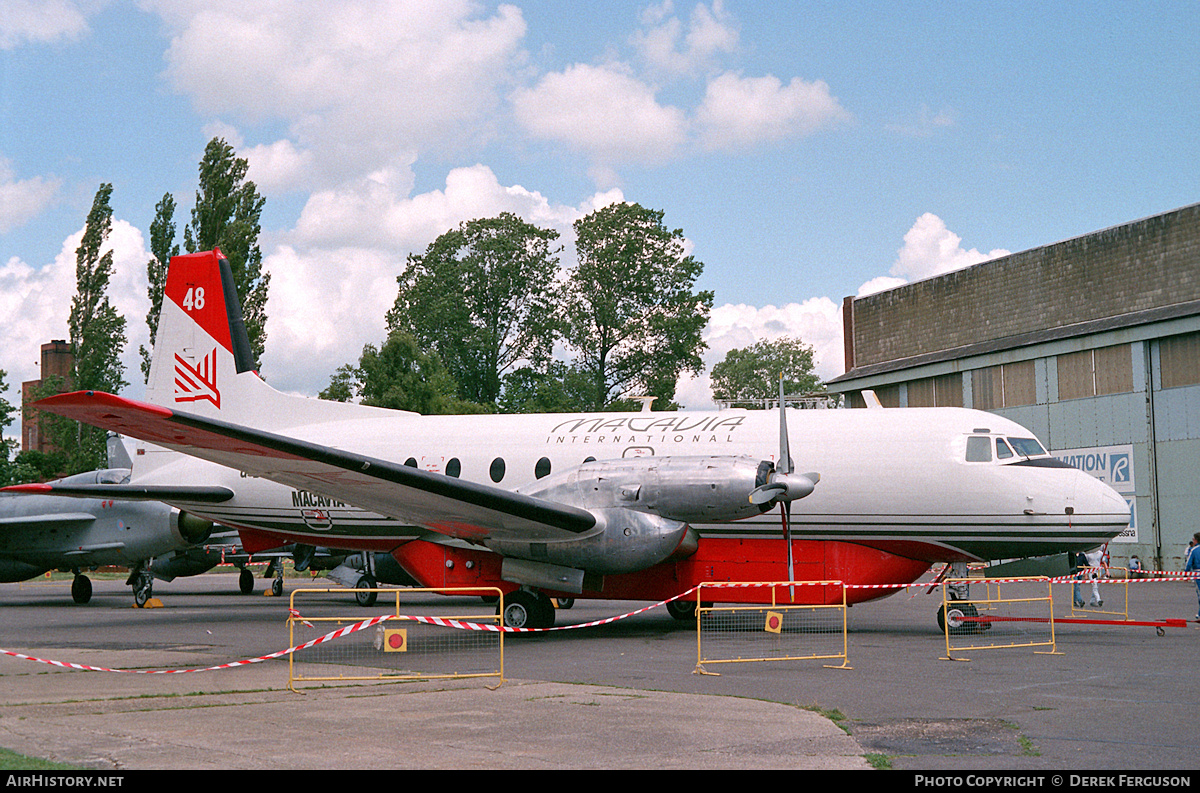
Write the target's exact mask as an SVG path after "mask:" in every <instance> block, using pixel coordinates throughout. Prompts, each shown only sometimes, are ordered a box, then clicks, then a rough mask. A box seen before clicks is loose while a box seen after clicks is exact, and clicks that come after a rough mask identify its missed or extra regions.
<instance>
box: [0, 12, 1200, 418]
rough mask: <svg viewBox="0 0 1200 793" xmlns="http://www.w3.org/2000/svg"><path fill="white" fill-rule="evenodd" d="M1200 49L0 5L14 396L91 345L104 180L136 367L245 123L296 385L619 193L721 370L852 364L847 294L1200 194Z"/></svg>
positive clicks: (0, 195)
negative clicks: (219, 142) (425, 301)
mask: <svg viewBox="0 0 1200 793" xmlns="http://www.w3.org/2000/svg"><path fill="white" fill-rule="evenodd" d="M1198 42H1200V4H1197V3H1195V2H1112V3H1109V2H1099V1H1098V0H1097V1H1093V2H1060V3H1044V2H1030V3H1024V2H1005V3H990V2H950V3H933V2H926V3H923V2H911V3H909V2H905V3H886V2H873V3H856V2H837V3H832V2H829V3H817V2H762V1H759V2H740V1H738V0H724V2H720V1H719V0H713V2H701V3H691V2H687V3H685V2H659V3H653V2H624V1H623V0H618V1H613V0H609V1H608V2H604V3H581V2H561V1H560V2H550V1H546V2H517V3H513V4H496V3H473V2H463V1H460V0H445V1H444V2H438V3H427V2H382V1H381V0H342V1H341V2H307V1H305V0H293V1H291V2H255V3H244V2H241V1H240V0H239V1H238V2H231V1H228V0H204V1H201V0H142V1H141V2H128V1H125V2H122V1H119V0H111V1H106V0H47V1H46V2H33V1H32V0H0V322H2V323H3V327H4V328H5V332H6V339H5V343H4V344H3V345H0V369H4V370H6V371H7V372H8V377H7V382H8V384H9V391H8V392H7V394H5V397H6V398H7V399H9V401H10V402H13V403H16V402H18V401H19V384H20V383H21V382H22V381H23V380H27V379H32V378H35V377H36V376H37V367H36V361H37V355H38V352H37V351H38V346H39V345H40V344H41V343H42V342H44V341H48V340H50V339H52V338H64V337H66V335H67V326H66V322H67V314H68V311H69V302H70V297H71V295H72V294H73V292H74V249H75V247H76V245H77V244H78V236H79V234H80V233H81V231H82V227H83V221H84V219H85V217H86V214H87V211H88V208H89V206H90V204H91V200H92V197H93V195H94V194H95V192H96V189H97V188H98V186H99V185H100V183H101V182H112V183H113V185H114V191H113V196H112V205H113V209H114V213H115V217H116V221H117V223H116V227H115V228H114V232H113V235H112V237H111V238H110V242H111V244H112V247H113V250H114V253H115V255H116V261H117V269H118V272H117V277H116V279H115V281H114V284H113V291H112V296H113V299H114V301H115V302H116V303H117V305H118V308H120V309H121V310H122V312H123V313H124V314H125V316H126V318H127V320H128V323H129V330H128V335H129V337H130V342H129V345H128V349H127V353H126V360H127V367H128V374H127V379H129V380H134V381H136V380H138V379H139V374H138V370H137V364H136V350H137V347H138V344H140V343H142V342H144V340H145V337H146V330H145V323H144V315H145V313H146V307H147V305H148V303H147V298H146V296H145V262H146V259H147V258H148V253H147V252H146V248H147V246H148V229H149V225H150V221H151V220H152V218H153V215H154V206H155V204H156V203H157V201H158V200H159V199H160V198H161V197H162V195H163V194H164V193H165V192H168V191H170V192H171V193H173V194H174V196H175V198H176V200H177V203H178V205H179V210H178V213H177V216H176V220H177V222H178V224H179V226H180V230H182V226H183V224H184V223H186V221H187V218H188V214H189V212H190V210H191V206H192V204H193V201H194V192H195V186H196V169H197V164H198V162H199V159H200V156H201V154H202V152H203V149H204V146H205V144H206V143H207V142H208V140H210V139H211V138H212V137H214V136H217V135H220V136H222V137H224V138H226V140H228V141H229V142H230V143H232V144H233V145H234V146H235V147H236V148H237V150H238V152H239V154H240V155H241V156H244V157H246V158H247V159H248V160H249V161H250V165H251V172H250V176H251V178H252V179H254V180H255V181H256V183H257V184H258V185H259V189H260V192H262V194H263V195H264V196H265V197H266V199H267V206H266V211H265V213H264V216H263V235H262V238H261V243H262V247H263V251H264V255H265V261H266V267H267V268H268V270H269V271H270V272H271V273H272V284H271V288H272V291H271V301H270V303H269V306H268V314H269V317H270V321H269V324H268V328H267V330H268V340H267V351H266V355H265V356H264V359H263V368H264V375H265V376H266V377H267V378H268V380H270V381H271V382H272V383H273V384H274V385H276V387H279V388H282V389H284V390H290V391H295V392H299V393H306V394H315V393H316V392H317V391H318V390H320V389H321V388H322V387H323V386H324V385H325V384H326V383H327V382H328V378H329V376H330V374H332V372H333V371H334V370H335V369H336V368H337V367H338V366H339V365H341V364H342V363H345V362H347V361H350V360H355V359H356V358H357V355H358V353H359V351H361V348H362V346H363V344H365V343H368V342H378V341H380V340H381V337H382V332H383V314H384V312H385V311H386V309H387V308H388V307H389V306H390V304H391V301H392V300H393V298H394V296H395V276H396V274H397V273H398V272H399V271H400V269H401V268H402V267H403V266H404V261H405V257H406V256H407V254H408V253H410V252H413V251H421V250H423V249H424V248H425V246H426V245H428V243H429V242H430V241H432V239H433V238H434V237H435V236H436V235H437V234H439V233H441V232H443V231H445V230H446V229H448V228H451V227H452V226H455V225H457V224H458V223H459V222H461V221H463V220H469V219H471V218H473V217H479V216H486V215H493V214H496V213H498V212H501V211H513V212H517V213H518V214H521V215H522V216H523V217H525V218H526V219H527V220H530V221H531V222H535V223H538V224H540V225H544V226H550V227H554V228H556V229H558V230H559V231H560V232H561V233H562V234H563V235H564V241H566V242H567V243H569V242H570V227H571V223H572V221H574V220H575V219H576V218H578V217H580V216H581V215H583V214H586V213H587V212H588V211H590V210H591V209H593V208H595V207H597V206H600V205H603V204H606V203H609V202H611V201H615V200H625V201H631V202H632V201H636V202H638V203H641V204H643V205H645V206H648V207H652V208H655V209H661V210H664V211H665V213H666V217H665V222H666V223H667V224H668V225H669V226H670V227H672V228H680V229H682V230H683V232H684V234H685V236H686V237H687V239H688V241H689V244H690V246H691V251H692V253H693V254H694V255H695V256H696V257H697V258H698V259H699V260H700V261H702V262H703V263H704V264H705V272H704V275H703V277H702V279H701V282H700V287H701V288H705V289H711V290H713V291H714V292H715V294H716V308H715V310H714V312H713V316H712V322H711V323H710V326H709V329H708V331H707V340H708V342H709V345H710V348H711V349H710V352H709V354H708V356H707V360H708V361H709V364H710V365H711V363H712V362H715V361H718V360H720V358H721V357H723V355H724V354H725V352H727V351H728V350H729V349H732V348H735V347H741V346H745V345H747V344H750V343H753V342H754V341H756V340H758V339H763V338H772V337H775V336H779V335H782V334H790V335H799V336H801V337H802V338H804V339H805V340H806V341H808V342H809V343H811V344H813V345H814V346H815V347H816V349H817V352H818V362H819V370H820V372H821V373H822V374H823V375H825V376H826V377H831V376H834V375H836V374H839V373H841V371H842V360H841V356H842V346H841V319H840V315H839V311H840V306H841V300H842V298H843V297H844V296H846V295H853V294H859V293H861V292H863V291H864V290H873V289H879V288H883V287H886V286H890V285H895V284H899V283H902V282H904V281H911V280H916V279H919V278H924V277H928V276H931V275H934V274H938V273H941V272H946V271H948V270H951V269H956V268H959V267H963V266H969V265H971V264H974V263H978V262H979V261H983V260H985V259H986V258H989V257H992V256H996V255H1003V254H1004V253H1006V252H1015V251H1020V250H1025V249H1028V248H1032V247H1037V246H1040V245H1045V244H1049V243H1052V242H1056V241H1059V240H1062V239H1067V238H1070V237H1074V236H1078V235H1081V234H1086V233H1088V232H1091V231H1095V230H1098V229H1102V228H1106V227H1108V226H1113V225H1117V224H1121V223H1125V222H1128V221H1132V220H1136V219H1138V218H1142V217H1146V216H1148V215H1153V214H1157V213H1160V212H1164V211H1168V210H1171V209H1175V208H1178V207H1180V206H1185V205H1188V204H1192V203H1195V202H1196V201H1198V200H1200V142H1198V140H1200V139H1198V138H1197V134H1196V131H1197V130H1198V129H1200V57H1198V56H1200V43H1198ZM180 237H182V233H181V234H180ZM569 263H570V262H569V249H568V257H567V258H566V260H565V261H564V264H569ZM1035 287H1036V285H1030V284H1014V285H1013V288H1016V289H1023V288H1035ZM129 393H130V395H131V396H138V395H139V389H138V387H137V386H133V387H131V388H130V389H129ZM680 398H681V401H683V402H684V404H686V405H687V406H689V407H706V406H708V405H709V403H708V395H707V379H706V377H701V378H699V379H696V380H694V381H688V382H685V383H682V384H681V387H680Z"/></svg>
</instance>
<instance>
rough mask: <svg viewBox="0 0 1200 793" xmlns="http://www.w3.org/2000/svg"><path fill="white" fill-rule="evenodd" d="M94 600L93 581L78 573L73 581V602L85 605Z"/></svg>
mask: <svg viewBox="0 0 1200 793" xmlns="http://www.w3.org/2000/svg"><path fill="white" fill-rule="evenodd" d="M91 599H92V579H90V578H88V577H87V576H85V575H79V574H78V573H76V575H75V578H74V580H72V581H71V600H74V601H75V602H76V603H78V604H79V605H81V606H82V605H83V604H84V603H87V602H88V601H89V600H91Z"/></svg>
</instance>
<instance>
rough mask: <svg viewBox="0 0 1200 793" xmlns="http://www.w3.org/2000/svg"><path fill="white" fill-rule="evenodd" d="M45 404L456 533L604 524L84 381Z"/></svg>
mask: <svg viewBox="0 0 1200 793" xmlns="http://www.w3.org/2000/svg"><path fill="white" fill-rule="evenodd" d="M36 405H37V407H38V408H39V409H42V410H46V411H49V412H51V413H56V414H58V415H61V416H66V417H67V418H71V419H75V420H76V421H82V422H85V423H88V424H93V425H95V426H98V427H102V428H104V429H108V430H113V431H115V432H119V433H122V434H124V435H128V436H130V437H133V438H138V439H140V440H144V441H148V442H150V443H156V444H159V445H162V446H166V447H168V448H174V449H177V450H179V451H183V452H185V453H187V454H190V455H192V456H195V457H199V458H201V459H205V460H209V461H211V462H215V463H219V464H221V465H226V466H229V467H231V468H236V469H238V470H241V471H245V472H246V473H248V474H252V475H254V476H261V477H263V478H264V479H270V480H272V481H275V482H279V483H282V484H285V485H288V486H290V487H295V488H300V489H305V490H311V491H313V492H316V493H321V494H323V495H326V496H328V497H330V498H335V499H338V500H341V501H346V502H348V503H351V504H354V505H355V506H357V507H360V508H362V509H366V510H370V511H372V512H376V513H378V514H380V515H386V516H388V517H391V518H395V519H396V520H400V521H403V522H405V523H407V524H409V525H417V526H424V527H426V528H428V529H430V530H432V531H435V532H438V533H441V534H445V535H448V536H451V537H457V538H461V539H467V540H480V539H485V538H507V539H521V540H554V539H568V538H571V537H577V536H579V535H581V534H585V533H587V532H589V531H591V530H592V529H593V528H595V527H596V525H597V520H596V516H595V515H593V514H592V513H591V512H589V511H587V510H584V509H580V508H578V507H573V506H569V505H566V504H558V503H555V502H551V501H546V500H543V499H538V498H533V497H531V496H526V495H522V494H520V493H514V492H511V491H508V490H503V489H501V488H498V487H491V486H488V485H483V484H479V483H475V482H466V481H463V480H461V479H456V478H454V477H450V476H445V475H443V474H434V473H430V472H428V471H421V470H419V469H416V468H410V467H408V466H405V465H401V464H398V463H395V462H391V461H388V460H380V459H378V458H374V457H368V456H366V455H361V454H355V453H353V452H347V451H342V450H340V449H334V448H332V447H329V446H324V445H321V444H317V443H312V442H309V441H304V440H299V439H296V438H290V437H286V436H283V435H277V434H275V433H270V432H264V431H262V430H256V429H252V428H250V427H244V426H240V425H237V424H230V423H227V422H223V421H219V420H216V419H209V418H203V417H201V416H196V415H193V414H189V413H184V412H179V411H174V410H171V409H169V408H164V407H161V406H158V405H151V404H147V403H144V402H138V401H136V400H132V399H125V398H124V397H119V396H114V395H112V394H105V393H102V392H96V391H76V392H74V393H69V394H60V395H57V396H52V397H48V398H46V399H43V400H41V401H39V402H37V403H36Z"/></svg>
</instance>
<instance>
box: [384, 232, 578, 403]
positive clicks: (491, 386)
mask: <svg viewBox="0 0 1200 793" xmlns="http://www.w3.org/2000/svg"><path fill="white" fill-rule="evenodd" d="M557 239H558V232H556V231H553V230H549V229H542V228H538V227H537V226H534V225H531V224H529V223H526V222H525V221H523V220H521V218H519V217H517V216H516V215H513V214H511V213H508V212H505V213H502V214H501V215H499V216H498V217H494V218H482V219H477V220H471V221H468V222H465V223H461V224H459V226H458V228H456V229H451V230H449V231H447V232H446V233H444V234H442V235H441V236H439V237H438V238H437V239H436V240H434V241H433V242H432V243H430V245H429V247H428V248H426V250H425V253H424V254H422V255H419V256H418V255H415V254H413V255H410V256H409V257H408V266H407V268H406V269H405V271H404V273H403V274H401V275H400V276H399V277H398V278H397V279H396V280H397V282H398V283H399V287H400V288H399V293H398V294H397V296H396V302H395V304H394V305H393V307H392V309H391V311H389V312H388V314H387V324H388V330H389V332H395V331H401V332H404V333H407V334H409V335H411V336H412V337H413V338H414V339H416V340H417V341H418V342H419V343H420V344H421V345H422V346H423V347H424V348H425V349H427V350H430V351H433V352H436V353H437V354H438V356H439V357H440V358H441V360H442V362H443V363H444V364H445V367H446V369H447V370H448V371H449V373H450V375H451V376H452V377H453V378H454V380H455V381H456V382H457V383H458V395H459V397H460V398H461V399H463V400H466V401H469V402H474V403H477V404H482V405H494V404H495V403H496V400H497V398H498V397H499V396H500V392H501V388H502V384H503V379H504V376H505V374H506V373H507V372H509V371H511V370H512V369H514V368H515V367H517V366H518V365H519V364H521V363H526V365H532V366H534V367H537V366H539V365H541V364H543V363H544V362H545V361H547V360H548V359H549V356H550V353H551V351H552V349H553V346H554V340H555V335H554V325H553V317H554V310H555V292H556V290H555V281H554V279H555V275H556V274H557V272H558V253H559V251H560V250H561V247H555V246H554V243H555V241H556V240H557Z"/></svg>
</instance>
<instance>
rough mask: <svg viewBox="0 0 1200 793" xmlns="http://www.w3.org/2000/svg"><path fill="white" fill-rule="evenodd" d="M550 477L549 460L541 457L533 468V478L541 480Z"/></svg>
mask: <svg viewBox="0 0 1200 793" xmlns="http://www.w3.org/2000/svg"><path fill="white" fill-rule="evenodd" d="M549 475H550V458H549V457H543V458H542V459H540V460H538V461H537V465H535V466H534V467H533V476H534V478H535V479H541V478H542V477H546V476H549Z"/></svg>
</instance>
